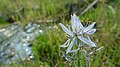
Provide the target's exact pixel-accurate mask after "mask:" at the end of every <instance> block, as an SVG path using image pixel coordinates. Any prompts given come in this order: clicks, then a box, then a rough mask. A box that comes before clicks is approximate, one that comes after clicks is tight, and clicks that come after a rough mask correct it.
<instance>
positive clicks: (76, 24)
mask: <svg viewBox="0 0 120 67" xmlns="http://www.w3.org/2000/svg"><path fill="white" fill-rule="evenodd" d="M71 19H72V22H71V30H69V29H68V28H66V27H65V26H64V25H63V24H62V23H60V26H61V28H62V29H63V30H64V32H66V33H67V34H68V35H69V36H70V37H71V38H69V39H68V40H67V41H66V42H65V43H64V44H63V45H62V46H61V47H68V48H67V50H66V53H69V52H74V51H76V50H71V49H72V47H73V45H74V44H75V43H76V40H77V39H76V38H78V39H80V40H81V41H82V42H84V43H85V44H88V45H89V46H90V47H96V45H95V43H94V42H92V41H91V39H90V38H84V37H83V36H82V35H86V34H88V35H92V34H94V33H95V31H96V29H93V27H94V25H95V23H96V22H94V23H92V24H90V25H89V26H88V27H84V26H83V25H82V23H81V22H80V20H79V18H78V17H77V16H76V15H75V14H73V16H71ZM87 37H88V36H87ZM70 41H71V42H70ZM67 44H69V46H67ZM77 50H79V48H78V49H77Z"/></svg>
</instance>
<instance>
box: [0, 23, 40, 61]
mask: <svg viewBox="0 0 120 67" xmlns="http://www.w3.org/2000/svg"><path fill="white" fill-rule="evenodd" d="M38 28H39V25H37V24H34V23H29V24H27V25H26V27H25V31H24V30H23V29H22V28H21V27H20V26H19V25H17V24H11V25H10V26H8V27H6V28H3V29H1V30H0V62H1V63H11V62H17V60H22V61H24V60H25V59H28V58H29V59H31V58H33V57H34V56H33V54H32V51H31V46H29V45H30V43H29V42H30V41H32V40H34V39H35V38H36V37H37V36H38V35H39V34H41V33H42V32H41V30H39V29H38Z"/></svg>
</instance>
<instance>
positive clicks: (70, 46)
mask: <svg viewBox="0 0 120 67" xmlns="http://www.w3.org/2000/svg"><path fill="white" fill-rule="evenodd" d="M74 43H75V38H73V40H72V42H71V43H70V45H69V47H68V48H67V50H66V54H67V53H69V52H70V51H71V49H72V47H73V45H74Z"/></svg>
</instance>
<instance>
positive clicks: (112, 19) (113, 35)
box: [0, 0, 120, 67]
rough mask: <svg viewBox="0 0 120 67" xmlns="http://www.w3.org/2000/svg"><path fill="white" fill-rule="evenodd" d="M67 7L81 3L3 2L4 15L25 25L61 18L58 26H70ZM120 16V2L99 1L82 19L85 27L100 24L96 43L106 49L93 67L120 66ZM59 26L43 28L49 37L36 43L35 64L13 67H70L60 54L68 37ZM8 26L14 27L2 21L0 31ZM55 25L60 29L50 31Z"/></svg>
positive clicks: (52, 0) (67, 0) (50, 0)
mask: <svg viewBox="0 0 120 67" xmlns="http://www.w3.org/2000/svg"><path fill="white" fill-rule="evenodd" d="M86 1H87V0H86ZM91 1H92V0H91ZM66 3H77V0H75V1H72V0H0V13H2V14H3V15H4V16H6V17H9V18H12V19H14V20H15V21H20V22H21V23H20V24H22V25H25V24H26V23H28V22H29V21H35V20H38V19H43V20H48V19H58V18H60V21H58V22H63V23H69V24H70V20H69V19H66V15H67V14H68V13H69V10H67V9H65V5H66ZM119 12H120V0H106V1H104V0H99V2H98V3H97V7H96V8H91V9H90V10H88V11H87V12H86V13H85V14H84V15H82V16H79V18H80V19H81V20H82V22H83V24H85V25H86V24H88V23H92V22H94V21H95V22H96V29H97V31H96V33H95V35H94V36H93V37H94V38H93V40H94V41H96V43H97V46H98V47H100V46H104V48H105V49H104V50H101V51H100V52H97V53H96V54H95V61H94V62H93V63H92V67H119V66H120V17H119V16H120V13H119ZM76 15H77V14H76ZM68 16H69V15H68ZM58 22H56V23H48V24H46V23H42V24H41V25H42V29H44V30H45V34H41V35H40V36H39V37H37V38H36V40H34V41H33V42H32V44H33V45H32V46H33V49H32V50H33V54H34V56H35V61H34V62H31V61H26V62H25V63H21V65H18V64H14V63H13V64H12V65H11V67H69V65H68V64H65V63H64V58H63V57H62V54H61V53H60V51H61V50H63V49H61V48H60V45H62V44H63V43H64V42H65V41H66V40H67V35H65V33H64V32H63V31H62V30H61V28H60V27H59V24H58ZM15 23H17V22H15ZM8 24H10V23H9V22H7V21H5V20H3V18H0V28H1V27H4V26H6V25H8ZM54 25H57V26H58V29H49V30H48V29H46V27H48V26H54ZM2 66H3V67H4V65H2ZM5 66H6V65H5ZM7 67H8V66H7Z"/></svg>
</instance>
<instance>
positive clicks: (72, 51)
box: [69, 48, 80, 53]
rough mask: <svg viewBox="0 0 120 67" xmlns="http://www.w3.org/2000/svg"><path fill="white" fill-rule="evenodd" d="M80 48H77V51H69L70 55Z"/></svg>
mask: <svg viewBox="0 0 120 67" xmlns="http://www.w3.org/2000/svg"><path fill="white" fill-rule="evenodd" d="M79 49H80V48H77V49H76V50H71V51H69V53H74V52H77V51H78V50H79Z"/></svg>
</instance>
